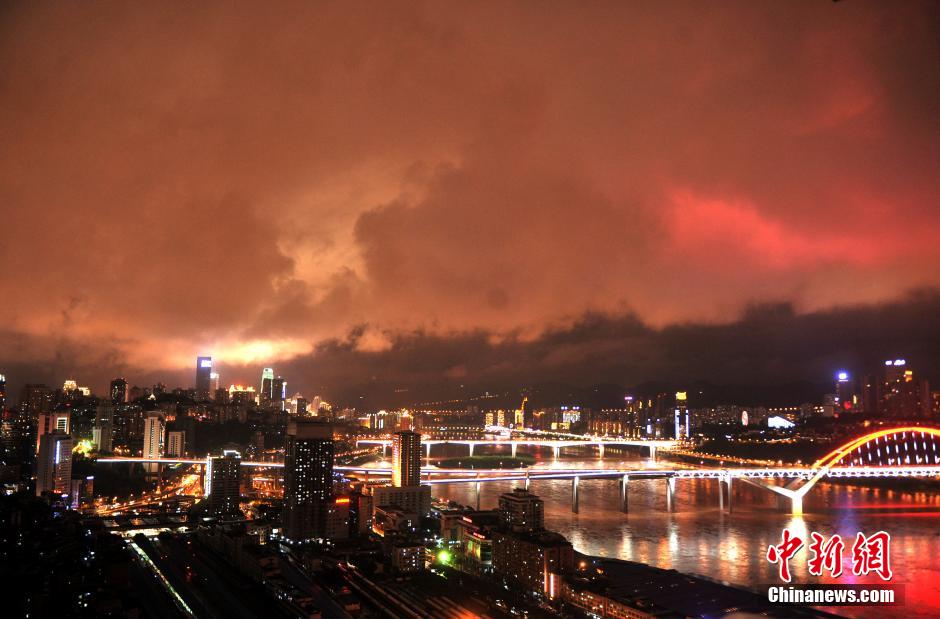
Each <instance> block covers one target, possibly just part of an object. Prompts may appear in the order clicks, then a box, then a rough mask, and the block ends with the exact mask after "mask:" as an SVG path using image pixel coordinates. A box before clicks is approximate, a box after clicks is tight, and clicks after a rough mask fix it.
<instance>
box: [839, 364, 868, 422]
mask: <svg viewBox="0 0 940 619" xmlns="http://www.w3.org/2000/svg"><path fill="white" fill-rule="evenodd" d="M836 397H837V398H838V402H837V405H838V407H839V410H840V411H842V412H847V413H848V412H852V411H859V410H861V409H862V402H861V398H859V395H858V389H857V388H856V386H855V380H854V379H853V378H852V377H851V375H849V373H848V372H847V371H845V370H839V371H838V372H836Z"/></svg>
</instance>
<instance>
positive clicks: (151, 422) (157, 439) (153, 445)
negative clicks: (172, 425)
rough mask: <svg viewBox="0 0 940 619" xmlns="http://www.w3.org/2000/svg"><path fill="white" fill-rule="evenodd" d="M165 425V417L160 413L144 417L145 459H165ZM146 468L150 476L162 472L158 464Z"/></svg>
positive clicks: (151, 413) (147, 465) (146, 465)
mask: <svg viewBox="0 0 940 619" xmlns="http://www.w3.org/2000/svg"><path fill="white" fill-rule="evenodd" d="M164 427H165V423H164V420H163V415H162V414H160V413H158V412H149V413H147V414H146V415H145V416H144V447H143V457H144V458H162V457H163V447H164V444H163V432H164ZM144 468H145V469H146V470H147V472H148V473H150V474H155V473H158V472H159V471H160V465H159V464H157V463H150V464H145V465H144Z"/></svg>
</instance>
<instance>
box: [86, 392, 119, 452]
mask: <svg viewBox="0 0 940 619" xmlns="http://www.w3.org/2000/svg"><path fill="white" fill-rule="evenodd" d="M91 440H92V442H93V443H94V444H95V445H96V446H97V447H98V451H104V452H110V451H113V449H114V406H113V405H112V404H110V403H109V402H101V403H100V404H98V408H97V409H95V425H94V427H93V428H92V430H91Z"/></svg>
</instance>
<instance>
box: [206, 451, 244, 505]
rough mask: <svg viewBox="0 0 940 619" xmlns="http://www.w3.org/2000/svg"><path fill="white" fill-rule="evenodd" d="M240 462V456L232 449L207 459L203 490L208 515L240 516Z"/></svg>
mask: <svg viewBox="0 0 940 619" xmlns="http://www.w3.org/2000/svg"><path fill="white" fill-rule="evenodd" d="M241 460H242V456H241V454H240V453H238V452H237V451H235V450H234V449H225V450H223V451H222V455H221V456H213V457H211V458H209V460H208V463H207V467H208V470H207V471H206V488H205V492H206V497H207V500H208V502H209V503H208V510H209V513H211V514H216V515H219V516H237V515H239V514H240V510H239V508H238V504H239V501H240V499H241V486H240V484H241V468H242V467H241Z"/></svg>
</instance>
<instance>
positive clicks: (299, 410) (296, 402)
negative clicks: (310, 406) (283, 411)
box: [290, 393, 307, 416]
mask: <svg viewBox="0 0 940 619" xmlns="http://www.w3.org/2000/svg"><path fill="white" fill-rule="evenodd" d="M290 414H291V415H295V416H296V415H306V414H307V398H305V397H304V396H302V395H300V394H299V393H295V394H294V397H292V398H291V399H290Z"/></svg>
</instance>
